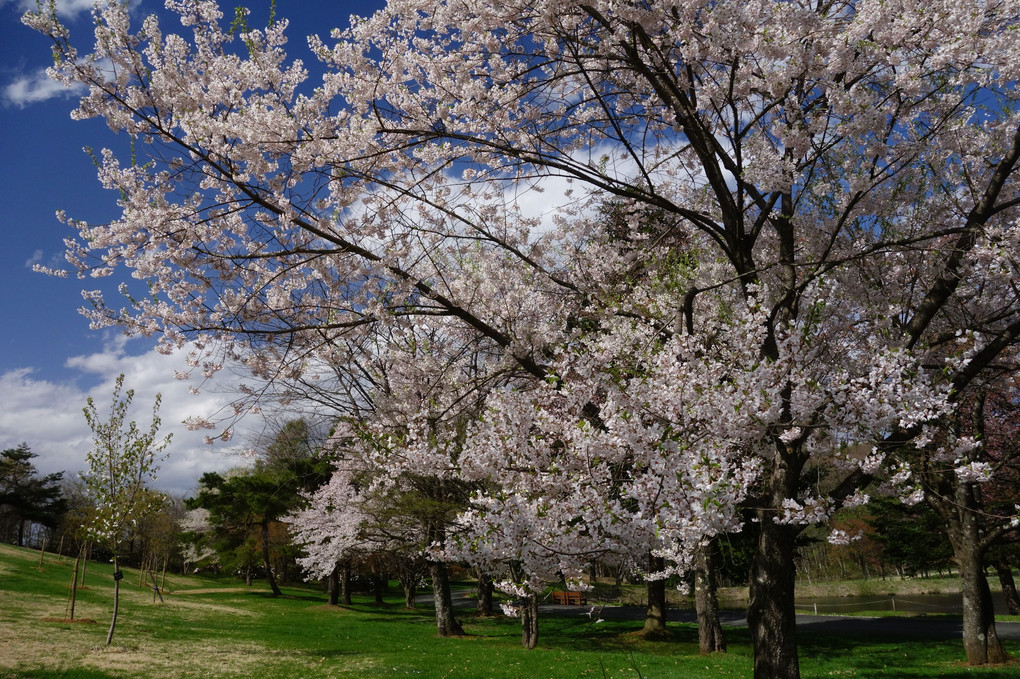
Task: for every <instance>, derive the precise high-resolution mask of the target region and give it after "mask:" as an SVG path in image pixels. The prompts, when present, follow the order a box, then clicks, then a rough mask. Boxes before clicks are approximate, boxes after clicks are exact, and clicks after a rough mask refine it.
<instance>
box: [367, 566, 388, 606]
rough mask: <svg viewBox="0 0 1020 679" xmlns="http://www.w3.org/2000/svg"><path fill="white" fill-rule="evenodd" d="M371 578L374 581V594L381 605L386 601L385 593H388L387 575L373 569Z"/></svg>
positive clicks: (376, 601)
mask: <svg viewBox="0 0 1020 679" xmlns="http://www.w3.org/2000/svg"><path fill="white" fill-rule="evenodd" d="M369 579H370V580H371V581H372V594H374V595H375V603H377V604H379V605H382V604H384V603H386V602H385V601H383V594H385V593H386V587H387V581H386V576H384V575H382V574H381V573H378V572H375V571H373V573H372V575H371V576H370V578H369Z"/></svg>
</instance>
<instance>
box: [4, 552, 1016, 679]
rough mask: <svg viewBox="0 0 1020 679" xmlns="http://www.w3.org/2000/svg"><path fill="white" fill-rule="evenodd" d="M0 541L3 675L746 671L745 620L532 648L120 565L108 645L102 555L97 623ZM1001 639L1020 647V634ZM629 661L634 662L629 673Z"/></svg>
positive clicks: (319, 601)
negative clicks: (717, 643)
mask: <svg viewBox="0 0 1020 679" xmlns="http://www.w3.org/2000/svg"><path fill="white" fill-rule="evenodd" d="M38 563H39V554H38V552H30V551H27V550H21V549H17V548H14V547H9V546H5V545H4V546H0V677H18V678H27V677H32V678H33V679H49V678H55V677H65V678H67V677H76V678H81V679H105V678H107V677H184V678H188V677H249V676H260V677H272V678H276V677H287V678H289V677H294V678H296V677H323V678H331V677H336V678H338V679H339V678H340V677H404V676H414V677H434V678H439V677H491V678H493V679H501V678H511V677H528V678H532V677H552V678H555V677H564V678H566V677H570V678H574V677H614V678H615V677H619V678H623V677H638V676H640V677H644V678H645V679H653V678H656V677H750V676H751V657H750V648H749V645H748V641H747V634H746V631H743V630H728V631H727V638H728V640H729V643H730V647H731V651H730V653H727V654H724V655H716V656H712V657H707V658H706V657H700V656H698V655H697V632H696V630H695V629H694V628H693V627H692V626H677V627H676V628H675V629H676V638H675V640H673V641H670V642H645V641H642V640H640V639H639V638H638V637H637V634H636V632H637V630H638V629H640V626H641V623H640V622H626V623H618V624H617V623H614V624H609V623H601V624H598V625H594V624H591V623H589V622H588V621H587V620H586V619H581V620H579V619H576V618H572V619H568V618H546V619H543V620H542V621H541V638H540V648H538V649H536V650H534V651H530V652H529V651H524V650H523V649H521V648H520V646H519V628H518V626H517V623H516V621H513V620H506V619H504V618H496V619H487V620H481V619H476V618H473V617H470V616H467V617H465V618H464V623H465V627H466V629H467V632H468V636H467V637H464V638H459V639H439V638H437V637H436V636H435V631H434V625H433V619H432V615H431V611H430V610H422V611H417V612H415V611H404V610H403V609H402V607H401V606H400V602H399V601H398V599H396V598H394V599H393V600H392V601H391V602H390V603H389V604H388V605H387V606H384V607H377V606H374V605H372V604H370V603H368V601H367V599H366V600H362V601H358V600H356V603H355V605H354V606H353V607H351V608H336V607H329V606H326V605H324V604H325V598H324V596H323V595H321V594H319V593H318V592H315V591H310V590H307V589H299V588H291V589H287V588H285V590H284V592H285V596H283V597H279V598H272V597H269V596H267V595H266V594H265V593H263V592H262V591H261V590H260V589H258V588H252V589H249V588H246V587H244V586H243V585H238V584H237V583H235V582H234V581H232V580H227V579H214V578H207V577H196V578H190V577H188V578H184V577H173V578H170V579H169V582H168V585H169V587H170V588H171V590H172V593H171V594H169V595H168V596H167V602H166V603H165V604H163V605H159V604H153V603H152V592H151V590H147V589H139V588H138V586H137V583H138V576H137V573H136V572H134V571H131V570H130V569H128V570H127V571H126V573H127V576H126V577H125V579H124V581H123V586H122V602H121V618H120V620H119V622H118V626H117V633H116V635H115V637H114V645H113V647H112V648H106V647H104V646H103V642H104V640H105V634H106V629H107V625H108V624H109V614H110V601H111V597H112V592H111V590H112V587H111V585H112V579H111V577H110V571H111V569H110V567H109V566H108V565H102V564H98V565H97V564H89V575H88V578H87V583H86V584H87V585H88V587H89V589H87V590H86V591H83V592H81V593H80V595H79V601H78V610H77V615H76V617H87V618H92V619H95V620H97V621H98V622H97V623H92V624H89V623H75V624H70V623H63V622H44V621H43V619H44V618H63V617H64V616H65V609H66V602H67V589H68V583H69V581H70V578H71V563H70V562H69V561H66V560H65V561H64V562H63V563H60V562H59V561H58V560H57V559H56V558H55V557H53V556H52V555H47V557H46V562H45V565H44V567H43V569H42V570H39V568H38ZM1011 650H1012V652H1013V653H1014V654H1017V655H1020V645H1018V644H1013V645H1012V646H1011ZM801 658H802V665H803V671H804V676H806V677H819V676H822V677H824V676H843V677H846V676H857V677H935V676H942V677H960V678H962V677H983V678H987V679H1006V678H1007V677H1015V676H1016V675H1017V667H1016V666H1015V665H1014V666H1012V667H1000V668H979V669H971V668H967V667H965V666H964V665H963V664H962V663H961V659H962V648H961V647H960V644H959V643H958V642H951V643H936V642H917V641H907V640H895V639H893V640H890V639H883V640H869V639H865V638H853V637H847V636H841V637H839V638H827V637H824V636H812V635H806V634H805V635H802V639H801ZM638 671H640V674H638Z"/></svg>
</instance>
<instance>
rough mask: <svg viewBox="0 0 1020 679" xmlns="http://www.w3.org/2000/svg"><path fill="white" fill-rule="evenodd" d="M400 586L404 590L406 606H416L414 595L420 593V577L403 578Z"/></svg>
mask: <svg viewBox="0 0 1020 679" xmlns="http://www.w3.org/2000/svg"><path fill="white" fill-rule="evenodd" d="M400 586H401V587H402V588H403V590H404V608H408V609H411V608H415V603H414V597H415V596H416V595H417V594H418V577H417V576H408V577H405V578H401V580H400Z"/></svg>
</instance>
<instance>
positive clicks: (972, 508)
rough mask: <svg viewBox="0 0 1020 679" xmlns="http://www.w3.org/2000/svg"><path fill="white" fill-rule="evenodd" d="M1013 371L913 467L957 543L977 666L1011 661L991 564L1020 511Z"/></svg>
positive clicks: (923, 493)
mask: <svg viewBox="0 0 1020 679" xmlns="http://www.w3.org/2000/svg"><path fill="white" fill-rule="evenodd" d="M1013 372H1015V366H1013V367H1011V369H1010V370H1009V372H1008V373H1007V375H1008V377H1007V379H1006V380H1005V381H1004V382H1003V381H1001V380H1000V381H997V382H998V384H989V385H984V389H982V390H981V391H979V392H978V393H977V395H976V396H975V397H973V398H971V399H967V400H966V401H965V402H964V403H962V404H961V405H960V407H959V408H958V409H957V411H956V412H955V413H954V416H953V417H951V418H947V419H946V420H945V421H944V422H943V423H942V425H943V426H942V427H941V428H940V429H939V430H936V431H935V432H933V438H934V440H933V441H932V443H931V444H930V445H928V446H926V447H924V448H922V449H921V450H920V451H918V452H919V455H918V456H917V458H915V460H914V464H913V465H912V466H911V469H912V475H911V479H910V480H911V481H913V482H914V483H916V489H917V490H916V493H917V497H918V499H921V498H923V499H924V500H925V501H926V502H927V503H928V504H929V505H931V507H932V508H934V509H935V511H936V512H937V513H938V514H939V516H940V517H941V518H942V520H943V521H944V522H945V526H946V528H947V534H948V536H949V541H950V544H951V545H952V547H953V555H954V558H955V560H956V564H957V566H958V567H959V571H960V578H961V582H962V589H963V625H964V646H965V649H966V652H967V658H968V660H970V662H971V663H972V664H983V663H988V662H993V663H1001V662H1006V661H1007V660H1008V659H1009V656H1008V654H1007V653H1006V651H1005V650H1004V649H1003V647H1002V644H1001V642H1000V641H999V637H998V634H997V632H996V629H995V610H994V608H993V605H992V595H991V590H990V589H989V587H988V581H987V578H986V576H985V567H986V565H987V564H986V555H987V553H988V550H989V548H990V547H992V545H994V544H995V543H996V542H998V541H1000V540H1001V539H1002V538H1003V536H1005V535H1006V534H1007V533H1009V532H1010V531H1013V530H1015V529H1016V528H1017V523H1018V520H1017V514H1018V513H1020V508H1018V507H1017V505H1016V503H1015V498H1016V492H1015V489H1016V486H1015V483H1016V472H1017V464H1018V462H1020V458H1018V453H1017V450H1016V446H1015V443H1013V441H1012V435H1013V434H1014V433H1015V432H1014V430H1015V427H1016V422H1015V418H1016V415H1017V402H1016V396H1017V392H1016V385H1015V378H1013V377H1012V373H1013ZM989 392H990V393H989ZM1004 436H1005V437H1008V439H1009V440H1006V441H1004V440H1003V437H1004ZM940 444H941V445H940ZM918 458H919V459H918ZM1010 481H1012V483H1010ZM996 486H998V488H997V487H996ZM997 491H998V492H997Z"/></svg>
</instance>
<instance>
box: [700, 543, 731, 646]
mask: <svg viewBox="0 0 1020 679" xmlns="http://www.w3.org/2000/svg"><path fill="white" fill-rule="evenodd" d="M697 559H698V563H697V568H696V569H695V571H694V608H695V610H696V611H697V614H698V648H699V650H700V651H701V654H702V655H708V654H709V653H715V652H724V651H725V650H726V640H725V639H724V638H723V631H722V624H721V623H720V622H719V597H718V595H717V591H716V590H717V586H718V582H717V580H718V578H717V576H718V563H719V562H718V545H717V543H716V540H715V538H712V539H711V540H709V541H708V542H706V543H705V544H703V545H702V546H701V547H700V548H699V549H698V555H697Z"/></svg>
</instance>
